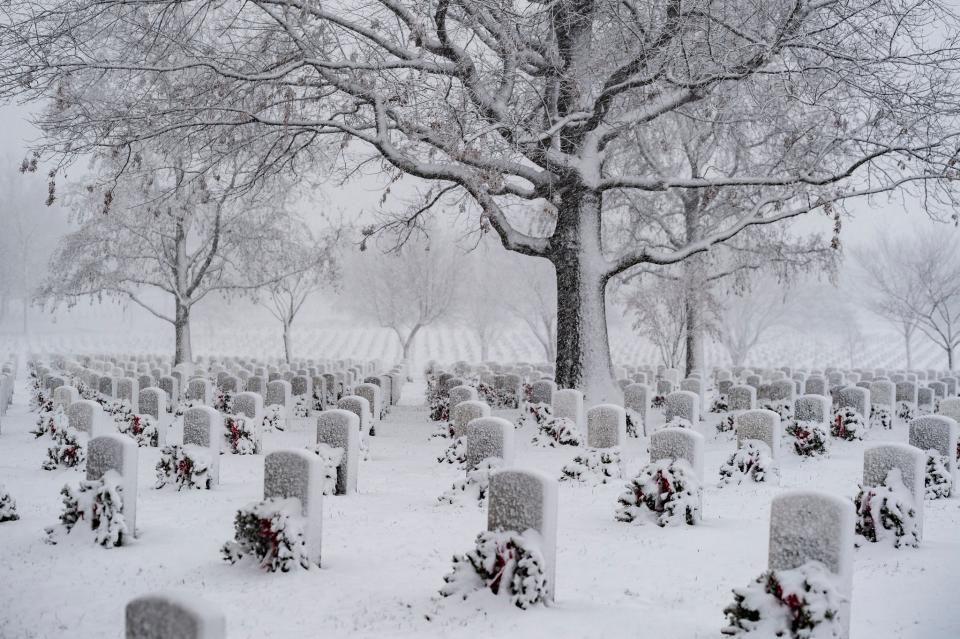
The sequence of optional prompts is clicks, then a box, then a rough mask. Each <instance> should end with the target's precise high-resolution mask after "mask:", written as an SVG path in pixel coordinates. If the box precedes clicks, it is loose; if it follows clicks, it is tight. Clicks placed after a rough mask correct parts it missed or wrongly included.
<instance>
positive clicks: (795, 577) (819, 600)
mask: <svg viewBox="0 0 960 639" xmlns="http://www.w3.org/2000/svg"><path fill="white" fill-rule="evenodd" d="M733 598H734V601H733V603H732V604H730V605H729V606H727V607H726V608H724V610H723V612H724V614H725V615H726V616H727V622H728V623H729V624H730V625H729V626H728V627H727V628H724V630H723V634H726V635H733V636H736V637H755V638H756V639H769V638H772V637H789V638H790V639H826V638H828V637H843V636H844V634H843V628H842V627H841V624H840V617H839V613H840V605H841V603H842V600H843V598H842V596H841V594H840V590H839V588H838V587H837V584H836V578H835V577H834V576H833V575H832V574H831V573H830V572H829V571H828V570H827V568H826V567H825V566H824V565H823V564H821V563H820V562H817V561H809V562H807V563H805V564H803V565H802V566H799V567H798V568H793V569H791V570H769V571H767V572H765V573H763V574H762V575H760V576H759V577H757V579H756V580H754V581H753V582H752V583H750V585H748V586H747V587H746V588H734V590H733Z"/></svg>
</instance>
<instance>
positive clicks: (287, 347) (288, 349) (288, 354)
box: [283, 322, 293, 364]
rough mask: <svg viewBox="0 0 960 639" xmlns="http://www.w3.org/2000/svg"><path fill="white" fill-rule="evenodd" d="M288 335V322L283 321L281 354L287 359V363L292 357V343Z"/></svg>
mask: <svg viewBox="0 0 960 639" xmlns="http://www.w3.org/2000/svg"><path fill="white" fill-rule="evenodd" d="M291 339H292V338H291V336H290V322H284V323H283V355H284V357H285V358H286V360H287V364H289V363H290V360H291V359H293V343H292V342H291Z"/></svg>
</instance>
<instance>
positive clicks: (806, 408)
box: [793, 395, 833, 428]
mask: <svg viewBox="0 0 960 639" xmlns="http://www.w3.org/2000/svg"><path fill="white" fill-rule="evenodd" d="M830 404H831V402H830V398H829V397H824V396H823V395H802V396H800V397H798V398H797V399H796V400H795V401H794V402H793V419H794V420H796V421H798V422H817V423H819V424H822V425H823V426H824V427H825V428H827V427H829V425H830V420H831V419H832V418H833V415H832V414H831V412H830Z"/></svg>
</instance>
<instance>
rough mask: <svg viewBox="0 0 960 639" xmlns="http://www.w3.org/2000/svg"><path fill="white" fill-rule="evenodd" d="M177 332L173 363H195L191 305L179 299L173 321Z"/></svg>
mask: <svg viewBox="0 0 960 639" xmlns="http://www.w3.org/2000/svg"><path fill="white" fill-rule="evenodd" d="M173 328H174V332H175V334H176V352H175V353H174V356H173V364H174V366H176V365H177V364H191V363H193V347H192V346H191V344H190V307H189V306H185V305H184V304H181V303H180V302H179V300H178V301H177V314H176V318H175V319H174V322H173Z"/></svg>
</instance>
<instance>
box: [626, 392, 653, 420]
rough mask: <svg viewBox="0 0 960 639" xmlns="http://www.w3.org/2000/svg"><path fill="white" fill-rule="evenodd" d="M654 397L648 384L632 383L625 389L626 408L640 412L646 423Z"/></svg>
mask: <svg viewBox="0 0 960 639" xmlns="http://www.w3.org/2000/svg"><path fill="white" fill-rule="evenodd" d="M652 399H653V397H652V396H651V393H650V387H649V386H647V385H646V384H630V385H629V386H627V387H626V388H624V389H623V406H624V408H626V409H627V410H632V411H636V412H637V413H640V417H641V418H643V423H644V424H646V423H647V410H648V409H649V408H650V401H651V400H652Z"/></svg>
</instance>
